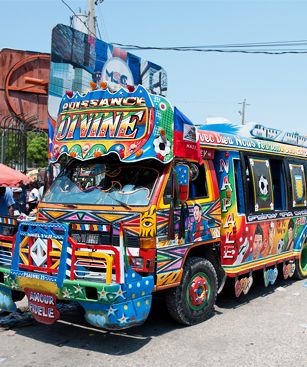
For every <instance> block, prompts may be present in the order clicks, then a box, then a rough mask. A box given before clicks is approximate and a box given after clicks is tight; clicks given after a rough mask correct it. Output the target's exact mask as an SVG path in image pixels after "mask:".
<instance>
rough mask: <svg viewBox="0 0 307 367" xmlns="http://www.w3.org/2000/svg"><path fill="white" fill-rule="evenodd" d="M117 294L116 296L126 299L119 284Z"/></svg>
mask: <svg viewBox="0 0 307 367" xmlns="http://www.w3.org/2000/svg"><path fill="white" fill-rule="evenodd" d="M115 296H116V298H118V297H121V298H123V299H125V296H124V292H123V290H122V287H121V286H119V288H118V290H117V292H115Z"/></svg>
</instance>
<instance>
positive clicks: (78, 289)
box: [74, 284, 83, 295]
mask: <svg viewBox="0 0 307 367" xmlns="http://www.w3.org/2000/svg"><path fill="white" fill-rule="evenodd" d="M74 288H75V293H76V294H78V293H80V294H81V295H82V294H83V289H82V287H81V285H80V284H78V285H74Z"/></svg>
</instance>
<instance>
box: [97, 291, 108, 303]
mask: <svg viewBox="0 0 307 367" xmlns="http://www.w3.org/2000/svg"><path fill="white" fill-rule="evenodd" d="M107 294H108V292H106V290H105V289H104V288H101V291H100V292H99V294H98V299H99V301H101V300H102V299H105V300H107Z"/></svg>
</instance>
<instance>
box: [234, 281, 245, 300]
mask: <svg viewBox="0 0 307 367" xmlns="http://www.w3.org/2000/svg"><path fill="white" fill-rule="evenodd" d="M242 290H243V289H242V285H241V282H240V280H239V279H238V280H236V282H235V295H236V297H239V296H240V294H241V293H242Z"/></svg>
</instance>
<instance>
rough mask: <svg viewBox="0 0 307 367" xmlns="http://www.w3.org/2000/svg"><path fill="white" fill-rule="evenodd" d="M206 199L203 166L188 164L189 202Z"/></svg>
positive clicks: (206, 192) (205, 180) (205, 179)
mask: <svg viewBox="0 0 307 367" xmlns="http://www.w3.org/2000/svg"><path fill="white" fill-rule="evenodd" d="M204 197H208V185H207V178H206V171H205V166H204V165H203V164H202V165H199V164H196V163H191V164H190V184H189V200H191V199H196V198H204Z"/></svg>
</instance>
